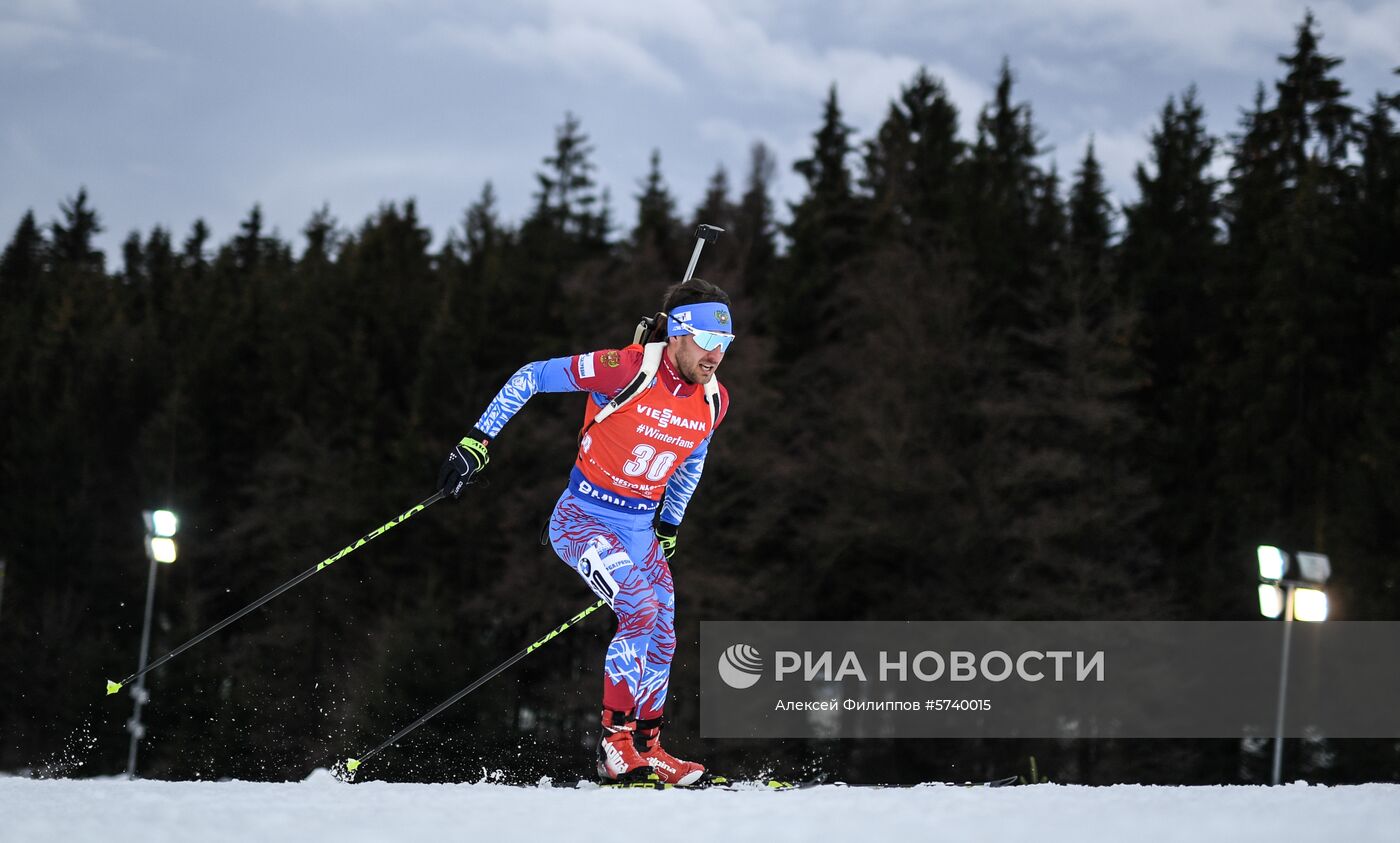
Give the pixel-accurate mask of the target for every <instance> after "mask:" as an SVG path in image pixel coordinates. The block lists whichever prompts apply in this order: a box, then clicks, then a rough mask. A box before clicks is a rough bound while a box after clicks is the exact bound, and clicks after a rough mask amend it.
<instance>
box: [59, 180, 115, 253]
mask: <svg viewBox="0 0 1400 843" xmlns="http://www.w3.org/2000/svg"><path fill="white" fill-rule="evenodd" d="M60 210H61V211H62V213H63V219H62V220H55V221H54V222H53V223H51V224H50V226H49V242H50V246H49V251H50V254H51V255H52V257H53V262H54V264H55V265H56V266H58V267H63V268H73V269H77V270H80V271H85V272H102V270H103V264H104V262H105V259H104V255H103V254H102V252H101V251H100V250H98V248H97V247H96V245H95V244H94V243H93V242H92V241H93V238H94V237H96V236H97V235H99V234H101V233H102V232H103V230H104V229H103V228H102V221H101V218H100V217H98V215H97V211H95V210H93V209H92V208H90V207H88V195H87V188H80V189H79V190H78V195H77V196H76V197H74V198H72V199H68V200H65V201H64V203H63V204H62V206H60Z"/></svg>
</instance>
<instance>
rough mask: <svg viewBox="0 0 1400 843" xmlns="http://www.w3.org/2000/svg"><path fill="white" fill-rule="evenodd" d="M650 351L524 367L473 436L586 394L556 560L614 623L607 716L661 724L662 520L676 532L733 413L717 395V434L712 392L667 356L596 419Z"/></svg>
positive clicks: (561, 506) (668, 602)
mask: <svg viewBox="0 0 1400 843" xmlns="http://www.w3.org/2000/svg"><path fill="white" fill-rule="evenodd" d="M642 354H643V351H642V347H641V346H628V347H627V348H624V349H621V350H611V349H609V350H604V351H595V352H591V353H588V354H577V355H572V356H569V357H556V358H554V359H552V360H543V361H537V362H534V363H528V364H526V365H525V366H522V367H521V368H520V369H519V371H517V372H516V373H515V374H514V375H512V376H511V377H510V379H509V380H508V381H507V382H506V385H505V386H504V387H502V388H501V391H500V392H499V393H498V394H497V395H496V397H495V398H494V399H493V400H492V401H491V404H490V405H489V406H488V407H487V408H486V412H485V413H483V414H482V416H481V419H480V420H479V421H478V422H477V424H476V428H477V429H478V430H480V431H481V432H482V433H484V434H486V435H487V436H488V437H491V438H492V439H494V438H495V437H496V436H497V435H498V434H499V433H500V432H501V428H503V427H504V426H505V424H506V422H508V421H509V420H510V419H511V417H512V416H514V415H515V414H516V413H517V412H519V410H520V408H521V407H523V406H524V405H525V402H527V401H529V400H530V398H531V396H533V395H535V394H536V393H539V392H588V393H590V400H589V401H588V402H587V403H586V406H585V409H584V426H583V431H582V435H581V436H580V439H579V450H578V458H577V459H576V460H575V462H574V468H573V471H572V472H571V474H570V477H569V486H568V488H567V489H565V490H564V493H563V494H562V495H560V496H559V501H558V503H557V504H555V507H554V512H553V513H552V514H551V516H550V519H549V539H550V543H551V544H552V545H553V546H554V550H555V552H556V553H558V554H559V558H560V559H562V560H564V562H565V563H566V564H567V565H568V566H569V567H570V568H573V569H574V571H575V572H576V573H578V575H579V576H581V577H582V578H583V580H584V582H585V583H587V584H588V587H589V588H590V589H592V590H593V592H594V593H595V594H597V595H598V596H599V597H601V598H602V599H603V600H605V601H607V603H608V605H609V606H611V607H612V609H613V612H614V613H616V615H617V620H618V625H617V632H616V634H615V635H614V636H613V639H612V641H611V642H610V643H609V645H608V652H607V656H606V658H605V659H604V664H603V673H604V676H603V707H604V708H606V709H609V710H612V711H619V712H623V713H627V714H632V715H634V716H636V717H638V718H639V719H643V720H649V719H653V718H657V717H660V716H661V711H662V708H663V707H664V706H665V703H666V692H667V689H668V687H669V684H670V675H671V659H672V657H673V656H674V655H675V652H676V627H675V599H676V598H675V587H674V585H673V584H672V581H671V569H670V566H669V565H668V564H667V562H666V557H665V556H664V555H663V554H662V553H661V549H660V547H659V546H658V545H657V541H656V535H655V532H654V530H653V519H654V518H656V517H658V512H657V510H658V509H659V510H660V512H659V517H660V519H661V520H662V521H665V522H666V523H668V524H674V525H679V524H680V523H681V519H682V518H683V517H684V516H685V510H686V507H687V505H688V504H689V503H690V499H691V497H692V496H693V495H694V494H695V489H696V486H697V485H698V484H699V482H700V474H701V472H702V471H703V469H704V465H705V454H706V452H707V451H708V450H709V444H710V438H711V437H712V436H713V435H714V428H715V427H718V425H719V422H720V421H722V420H723V419H724V415H725V413H726V411H727V410H728V409H729V394H728V391H727V390H725V389H724V387H723V386H721V387H720V410H719V413H718V415H717V417H716V419H715V421H714V423H713V424H712V423H711V421H710V408H709V406H708V405H707V404H706V401H705V395H704V389H703V388H702V387H700V386H697V385H695V384H691V383H687V382H685V381H684V380H683V379H682V378H681V377H680V375H679V374H678V373H677V372H676V370H675V368H674V367H673V366H672V365H671V362H670V360H669V359H667V358H666V356H665V355H663V356H662V361H661V366H660V368H659V369H658V371H657V374H656V376H655V377H654V378H653V379H652V382H651V384H650V385H649V387H648V388H647V389H646V390H645V391H644V392H642V393H641V395H639V396H638V397H637V398H635V399H633V400H632V401H631V402H630V403H628V404H627V405H625V406H623V407H621V408H619V409H618V410H617V411H616V412H614V413H613V414H612V415H610V416H609V417H608V418H606V419H604V420H603V421H601V422H599V423H597V424H590V422H591V420H592V419H593V417H594V415H595V414H596V413H597V412H598V410H599V409H600V408H601V407H603V405H605V404H606V403H607V402H608V401H609V400H611V399H612V398H613V397H614V396H616V395H617V394H618V393H619V392H621V391H622V389H623V388H624V387H626V386H627V385H628V384H629V383H631V382H632V380H633V378H635V377H636V375H637V373H638V372H639V371H640V370H641V365H642Z"/></svg>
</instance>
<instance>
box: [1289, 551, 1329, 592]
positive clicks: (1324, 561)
mask: <svg viewBox="0 0 1400 843" xmlns="http://www.w3.org/2000/svg"><path fill="white" fill-rule="evenodd" d="M1296 556H1297V559H1298V570H1299V572H1300V573H1301V575H1302V577H1303V579H1305V580H1307V581H1308V582H1315V583H1317V584H1319V585H1321V584H1322V583H1325V582H1327V578H1328V577H1330V576H1332V560H1330V559H1328V558H1327V554H1325V553H1309V552H1304V551H1299V552H1298V553H1297V554H1296Z"/></svg>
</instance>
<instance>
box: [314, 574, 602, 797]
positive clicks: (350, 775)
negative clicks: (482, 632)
mask: <svg viewBox="0 0 1400 843" xmlns="http://www.w3.org/2000/svg"><path fill="white" fill-rule="evenodd" d="M602 605H603V601H602V600H599V601H598V602H597V603H594V604H593V605H592V606H589V607H588V608H587V609H584V610H583V611H582V612H579V613H578V614H577V615H574V616H573V617H572V618H569V619H568V620H566V621H564V623H562V624H560V625H559V626H558V627H556V628H555V629H554V630H553V631H551V632H550V633H549V634H548V635H546V636H545V637H543V638H541V639H540V640H538V641H536V642H535V643H533V644H531V645H530V646H528V647H526V648H525V649H523V650H521V651H520V652H518V653H516V654H515V655H513V656H511V657H510V658H508V659H506V660H505V661H503V662H501V663H500V664H498V665H496V667H495V668H493V669H492V670H491V672H490V673H487V674H486V675H485V676H483V677H481V678H480V679H478V680H476V681H475V682H473V683H472V684H470V685H468V686H467V687H465V688H463V689H462V690H460V691H458V692H457V693H455V694H453V695H452V696H451V697H448V698H447V699H446V700H443V701H442V702H441V703H439V704H438V706H437V708H434V709H433V710H432V711H430V712H428V713H427V714H425V715H423V716H422V717H420V718H418V719H417V720H415V721H413V722H412V723H410V724H408V725H407V726H405V727H403V728H402V729H400V730H399V731H398V732H396V733H394V736H393V737H391V738H389V739H388V740H387V741H385V742H384V743H382V744H380V745H379V746H376V747H375V748H374V749H371V750H370V751H369V752H366V753H363V754H362V755H360V757H359V758H347V759H345V761H344V762H343V768H341V769H337V770H336V778H338V779H341V780H342V781H351V780H353V779H354V777H355V771H356V770H357V769H359V767H360V765H361V764H363V763H365V762H366V761H368V760H370V759H371V758H373V757H374V756H376V755H378V754H379V753H381V752H383V751H384V750H386V749H388V748H389V747H391V746H393V745H394V744H395V743H398V741H399V739H400V738H402V737H403V736H404V735H407V734H408V733H409V732H412V731H413V730H414V729H417V728H418V727H419V726H422V725H423V724H424V723H427V722H428V721H429V720H432V719H433V718H434V717H437V716H438V715H439V714H441V713H442V712H443V711H445V710H447V709H448V708H450V707H451V706H452V705H454V704H455V703H456V702H457V701H458V700H460V699H461V698H462V697H465V696H466V695H467V694H470V693H471V692H472V691H475V690H476V689H477V688H480V687H481V686H482V685H485V684H486V683H487V682H489V681H491V680H492V679H493V678H495V677H496V676H497V675H498V674H500V673H501V672H502V671H504V670H505V669H506V668H508V667H510V666H511V665H513V664H515V663H516V662H518V661H520V660H521V659H523V658H525V657H526V656H528V655H530V654H531V653H533V652H534V651H536V650H538V649H539V648H541V647H543V646H544V645H545V644H548V643H549V642H550V641H551V640H552V639H553V638H554V636H556V635H558V634H559V633H561V632H563V631H564V630H566V629H568V628H569V627H571V626H573V625H574V624H576V623H578V622H579V621H581V620H583V619H584V618H586V617H588V616H589V615H590V614H592V613H593V611H594V610H596V609H597V608H598V607H600V606H602ZM337 767H341V765H337Z"/></svg>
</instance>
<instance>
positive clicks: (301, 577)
mask: <svg viewBox="0 0 1400 843" xmlns="http://www.w3.org/2000/svg"><path fill="white" fill-rule="evenodd" d="M440 500H442V492H441V491H437V492H434V493H433V494H432V496H431V497H429V498H428V499H427V500H425V501H423V502H422V503H420V504H418V505H417V506H415V507H413V508H412V509H410V510H408V511H407V512H405V513H403V514H402V515H400V516H398V517H397V518H395V519H394V520H393V521H390V522H389V523H387V524H384V525H383V526H380V527H377V528H375V529H374V530H371V531H370V532H368V533H366V534H365V535H363V536H361V537H360V539H359V540H358V541H356V542H355V543H353V544H348V545H346V546H345V547H343V548H341V549H340V552H339V553H336V554H335V555H334V556H328V557H326V558H325V559H322V560H321V561H320V562H318V563H316V565H315V566H314V567H312V568H308V569H306V570H305V571H303V572H301V573H300V574H298V575H296V576H295V577H293V578H292V579H290V580H287V581H286V582H284V583H282V584H281V585H279V586H277V587H276V588H274V589H273V590H272V591H270V592H268V593H267V594H264V595H263V596H262V597H259V598H258V599H257V600H254V601H253V602H252V603H249V604H248V605H247V606H244V607H243V608H242V609H239V610H238V611H237V612H234V613H233V614H232V615H229V616H228V617H226V618H224V619H223V620H221V621H219V622H218V623H216V624H214V625H213V626H211V627H209V628H208V629H206V630H204V631H203V632H201V633H199V634H198V635H196V636H195V637H193V638H191V639H190V640H188V641H186V642H185V643H183V644H181V645H180V646H178V647H176V648H175V649H173V650H171V651H170V652H168V653H166V654H165V655H163V656H161V657H160V658H158V659H156V660H155V661H153V662H151V663H150V664H148V665H146V666H145V667H144V668H142V669H140V670H138V671H136V672H135V673H133V674H131V675H130V676H128V677H126V678H125V679H123V680H122V681H120V682H113V681H112V680H110V679H108V680H107V693H108V694H109V695H110V694H115V693H116V692H118V691H120V690H121V689H122V688H123V687H124V686H126V684H127V683H129V682H132V681H134V680H136V679H139V678H140V677H142V676H144V675H146V674H147V673H150V672H151V671H152V670H155V669H156V668H158V667H160V666H161V665H163V664H165V663H166V662H168V661H170V660H171V659H173V658H175V657H176V656H178V655H180V654H181V653H183V652H185V651H186V650H188V649H189V648H191V647H193V646H194V645H196V644H198V643H199V642H201V641H203V640H204V639H206V638H208V637H209V636H211V635H213V634H214V633H216V632H218V631H219V630H221V629H223V628H224V627H226V626H228V625H229V624H231V623H233V622H234V621H236V620H238V619H239V618H241V617H243V616H244V615H246V614H248V613H249V612H251V611H253V610H254V609H256V608H258V607H259V606H261V605H263V604H264V603H267V602H268V601H269V600H272V599H273V598H274V597H277V596H278V595H280V594H282V593H283V592H286V591H288V590H290V589H292V588H295V587H296V586H297V585H299V584H301V583H302V582H303V581H305V580H306V579H308V578H309V577H310V576H311V575H312V574H315V573H317V572H318V571H320V570H321V569H322V568H329V567H330V566H331V565H333V564H334V563H336V562H339V561H340V560H341V559H344V558H345V557H346V556H349V555H350V554H351V553H354V552H355V551H357V550H359V549H360V548H361V547H364V546H365V545H366V544H368V543H369V542H371V541H372V540H374V539H376V538H379V537H380V536H382V535H383V534H385V533H387V532H389V531H390V530H392V529H393V528H395V527H397V526H398V525H400V524H402V523H403V522H405V521H407V520H408V519H410V518H412V517H413V516H414V515H417V514H418V513H420V512H422V511H423V510H425V509H427V508H428V507H430V506H432V505H433V504H435V503H437V502H438V501H440Z"/></svg>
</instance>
